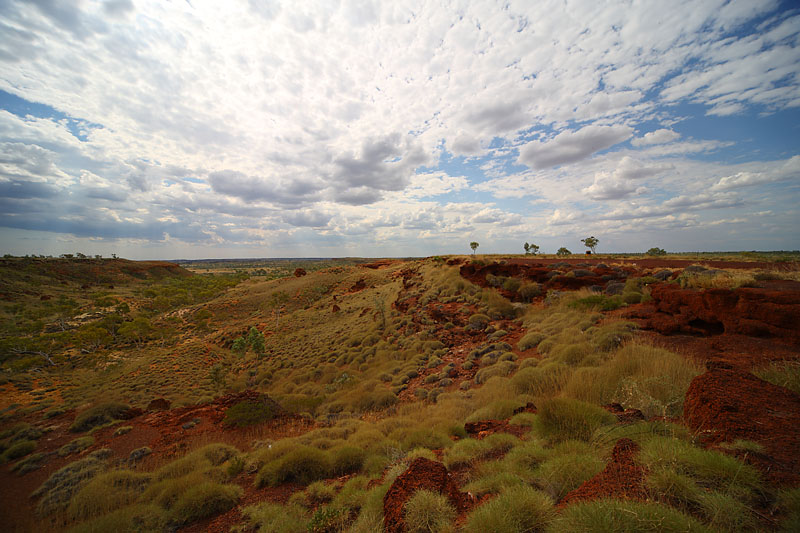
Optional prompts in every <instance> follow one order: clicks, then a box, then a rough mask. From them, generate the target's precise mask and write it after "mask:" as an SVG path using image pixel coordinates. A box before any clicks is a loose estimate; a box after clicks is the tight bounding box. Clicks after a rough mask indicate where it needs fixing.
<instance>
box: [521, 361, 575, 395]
mask: <svg viewBox="0 0 800 533" xmlns="http://www.w3.org/2000/svg"><path fill="white" fill-rule="evenodd" d="M572 372H573V370H572V368H570V367H569V366H567V365H565V364H563V363H554V362H546V363H542V364H539V365H538V366H535V367H526V368H522V369H521V370H519V371H518V372H517V373H516V374H514V376H513V377H512V378H511V387H512V388H513V390H514V392H516V393H517V394H529V395H531V396H552V395H554V394H556V393H558V391H560V390H561V388H562V387H563V386H564V385H565V384H566V383H567V380H569V377H570V375H571V374H572Z"/></svg>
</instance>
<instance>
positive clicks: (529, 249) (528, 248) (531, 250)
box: [523, 242, 539, 255]
mask: <svg viewBox="0 0 800 533" xmlns="http://www.w3.org/2000/svg"><path fill="white" fill-rule="evenodd" d="M523 248H525V255H536V254H538V253H539V247H538V246H537V245H535V244H528V243H527V242H526V243H525V246H523Z"/></svg>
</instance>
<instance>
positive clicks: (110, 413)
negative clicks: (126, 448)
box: [69, 402, 129, 433]
mask: <svg viewBox="0 0 800 533" xmlns="http://www.w3.org/2000/svg"><path fill="white" fill-rule="evenodd" d="M128 409H129V407H128V406H127V405H125V404H122V403H114V402H111V403H103V404H100V405H97V406H95V407H91V408H89V409H87V410H86V411H84V412H82V413H81V414H79V415H78V416H77V417H75V421H74V422H73V423H72V425H71V426H70V427H69V430H70V431H72V432H73V433H80V432H83V431H89V430H90V429H92V428H94V427H97V426H102V425H104V424H108V423H109V422H113V421H114V420H117V419H118V418H120V417H121V416H122V415H123V414H124V413H125V411H127V410H128Z"/></svg>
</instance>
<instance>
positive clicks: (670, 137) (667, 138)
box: [631, 128, 681, 146]
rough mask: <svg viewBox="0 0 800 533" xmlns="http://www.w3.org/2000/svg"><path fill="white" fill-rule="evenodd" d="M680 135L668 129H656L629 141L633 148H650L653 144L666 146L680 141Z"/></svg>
mask: <svg viewBox="0 0 800 533" xmlns="http://www.w3.org/2000/svg"><path fill="white" fill-rule="evenodd" d="M680 137H681V134H680V133H678V132H675V131H672V130H668V129H664V128H662V129H658V130H655V131H650V132H648V133H645V134H644V135H643V136H642V137H638V138H636V139H633V140H632V141H631V144H632V145H634V146H650V145H653V144H666V143H670V142H672V141H675V140H678V139H680Z"/></svg>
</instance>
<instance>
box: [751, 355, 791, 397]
mask: <svg viewBox="0 0 800 533" xmlns="http://www.w3.org/2000/svg"><path fill="white" fill-rule="evenodd" d="M753 374H755V375H756V376H758V377H760V378H761V379H763V380H764V381H769V382H770V383H772V384H773V385H778V386H780V387H785V388H787V389H789V390H790V391H792V392H794V393H795V394H800V361H773V362H772V363H770V364H769V365H767V366H764V367H761V368H758V369H756V370H754V371H753Z"/></svg>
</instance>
